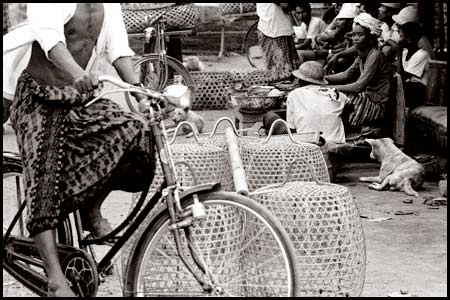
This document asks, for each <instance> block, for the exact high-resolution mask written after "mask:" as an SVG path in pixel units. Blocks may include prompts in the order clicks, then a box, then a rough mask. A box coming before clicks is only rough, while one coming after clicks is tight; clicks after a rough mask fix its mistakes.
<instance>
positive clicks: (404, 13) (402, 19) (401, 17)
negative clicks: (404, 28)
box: [392, 6, 419, 25]
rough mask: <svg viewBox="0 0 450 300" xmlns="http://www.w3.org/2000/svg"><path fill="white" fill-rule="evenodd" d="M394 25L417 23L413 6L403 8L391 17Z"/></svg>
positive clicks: (416, 14)
mask: <svg viewBox="0 0 450 300" xmlns="http://www.w3.org/2000/svg"><path fill="white" fill-rule="evenodd" d="M392 20H394V21H395V23H397V24H400V25H403V24H405V23H408V22H418V21H419V14H418V13H417V8H416V7H415V6H407V7H405V8H403V9H402V10H401V11H400V12H399V13H398V14H397V15H393V16H392Z"/></svg>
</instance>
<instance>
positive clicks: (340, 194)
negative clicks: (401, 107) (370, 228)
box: [251, 160, 366, 297]
mask: <svg viewBox="0 0 450 300" xmlns="http://www.w3.org/2000/svg"><path fill="white" fill-rule="evenodd" d="M303 162H304V163H306V161H304V160H303ZM306 164H308V163H306ZM308 168H309V170H310V172H311V174H313V172H314V171H313V170H312V167H311V166H310V167H308ZM313 177H314V176H313ZM286 181H287V180H286ZM251 197H252V198H254V199H255V200H256V201H258V202H259V203H261V204H263V205H264V206H265V207H267V208H268V209H269V210H270V211H271V212H272V213H274V215H275V216H277V217H278V219H279V220H280V221H281V223H282V224H283V227H284V228H285V229H286V231H287V233H288V235H289V236H290V238H291V241H292V243H293V245H294V248H295V250H296V258H297V263H298V266H299V269H300V278H299V281H298V284H299V286H300V289H301V290H300V293H301V294H300V295H299V296H301V297H355V296H356V297H357V296H360V295H361V292H362V289H363V284H364V276H365V260H366V257H365V239H364V232H363V228H362V223H361V219H360V216H359V212H358V208H357V206H356V203H355V201H354V199H353V197H352V195H351V193H350V192H349V190H348V189H347V188H346V187H343V186H340V185H336V184H332V183H324V182H320V181H317V179H315V180H314V181H308V182H298V181H297V182H292V181H290V182H286V183H285V184H284V185H283V184H281V185H277V186H273V185H272V186H267V187H265V188H261V189H259V190H256V191H255V192H254V193H253V194H252V195H251Z"/></svg>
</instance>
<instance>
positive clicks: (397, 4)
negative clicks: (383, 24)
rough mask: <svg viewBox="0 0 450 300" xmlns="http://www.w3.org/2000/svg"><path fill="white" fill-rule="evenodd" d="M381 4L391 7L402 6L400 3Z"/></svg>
mask: <svg viewBox="0 0 450 300" xmlns="http://www.w3.org/2000/svg"><path fill="white" fill-rule="evenodd" d="M380 4H381V5H384V6H387V7H390V8H397V9H399V8H400V3H380Z"/></svg>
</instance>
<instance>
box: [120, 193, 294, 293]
mask: <svg viewBox="0 0 450 300" xmlns="http://www.w3.org/2000/svg"><path fill="white" fill-rule="evenodd" d="M199 198H200V199H199V200H200V202H201V203H203V204H204V206H205V208H206V212H207V217H206V219H205V220H202V221H195V222H194V224H193V225H192V226H191V229H192V231H191V235H192V239H191V241H193V242H192V243H193V244H194V248H196V249H197V251H196V253H197V255H198V256H199V257H200V261H203V263H204V264H205V265H206V269H207V271H208V273H209V274H211V277H208V278H207V276H204V275H203V279H204V280H205V282H207V283H208V284H209V285H210V286H211V287H212V290H209V291H208V292H204V290H203V288H202V287H201V286H200V284H199V283H198V282H197V280H196V279H195V278H194V277H193V275H192V273H190V272H189V270H188V269H187V268H186V266H185V265H184V264H183V263H182V261H181V259H180V258H179V256H178V255H177V250H176V245H175V241H174V238H173V235H172V233H171V231H170V229H169V225H170V222H171V221H170V219H169V216H168V213H167V212H166V211H163V212H162V214H160V215H159V216H158V217H157V218H156V219H155V220H154V221H153V222H152V223H151V224H150V225H149V226H148V228H147V229H146V231H144V233H143V234H142V235H141V238H140V239H139V240H138V242H137V244H136V247H134V252H133V253H132V255H131V257H130V262H129V265H128V268H127V273H126V278H127V281H126V286H127V290H126V292H125V293H126V295H125V296H135V297H136V296H137V297H139V296H151V295H159V296H225V297H229V296H246V297H256V296H258V297H268V296H295V295H296V293H297V292H296V276H297V272H298V271H297V264H296V263H295V256H294V255H295V254H294V249H293V247H292V244H291V242H290V240H289V237H288V236H287V234H286V232H285V231H284V229H283V227H282V225H281V223H280V222H279V221H278V220H277V219H275V218H274V217H273V216H272V215H271V214H270V213H269V212H268V210H267V209H265V208H264V207H263V206H261V205H259V204H258V203H256V202H255V201H253V200H252V199H249V198H247V197H243V196H240V195H238V194H236V193H230V192H211V193H204V194H199ZM192 204H193V200H192V198H188V199H185V200H183V201H182V206H183V208H184V209H186V208H189V207H190V206H192ZM180 232H181V236H182V245H183V246H182V247H183V250H184V251H183V252H184V253H185V254H186V256H187V257H188V260H189V261H191V262H193V258H192V255H191V253H190V252H189V250H188V241H187V238H186V235H185V233H184V231H182V230H181V231H180ZM196 268H197V267H196ZM198 270H200V269H198Z"/></svg>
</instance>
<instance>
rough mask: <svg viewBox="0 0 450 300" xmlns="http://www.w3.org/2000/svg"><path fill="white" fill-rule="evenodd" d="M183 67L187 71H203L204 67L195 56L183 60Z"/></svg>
mask: <svg viewBox="0 0 450 300" xmlns="http://www.w3.org/2000/svg"><path fill="white" fill-rule="evenodd" d="M183 66H184V67H185V68H186V69H187V70H188V71H204V70H205V65H203V63H202V62H201V61H200V59H199V58H198V57H197V56H189V57H186V58H185V59H184V62H183Z"/></svg>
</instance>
